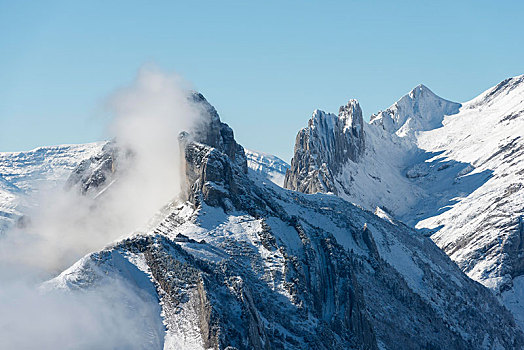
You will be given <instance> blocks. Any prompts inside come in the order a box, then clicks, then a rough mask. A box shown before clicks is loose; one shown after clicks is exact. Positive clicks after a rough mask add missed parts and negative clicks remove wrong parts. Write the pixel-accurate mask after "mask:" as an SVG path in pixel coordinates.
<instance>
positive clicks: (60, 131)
mask: <svg viewBox="0 0 524 350" xmlns="http://www.w3.org/2000/svg"><path fill="white" fill-rule="evenodd" d="M523 14H524V2H522V1H498V2H495V1H438V2H436V1H435V2H431V3H429V2H423V1H395V2H393V1H259V2H248V1H239V2H232V1H205V0H200V1H183V2H178V1H170V2H159V1H82V2H81V1H39V2H24V1H5V0H0V33H1V34H0V151H14V150H24V149H30V148H33V147H36V146H39V145H51V144H61V143H82V142H89V141H94V140H100V139H103V138H105V137H107V135H106V134H105V131H104V130H105V126H106V124H107V122H108V116H107V115H106V114H107V112H106V111H105V110H104V108H103V103H104V99H105V98H106V96H108V95H109V94H110V93H111V92H112V91H114V90H115V89H116V88H119V87H121V86H123V85H126V84H128V83H129V82H131V81H132V80H133V78H134V77H135V75H136V72H137V70H138V69H139V68H140V67H141V66H142V65H144V64H154V65H156V66H158V67H159V68H161V69H162V70H165V71H167V72H177V73H178V74H181V75H182V76H183V77H184V78H185V79H186V80H188V81H190V82H191V83H192V84H193V86H194V87H195V88H196V89H197V90H199V91H201V92H202V93H203V94H204V95H205V96H206V97H207V98H208V100H209V101H210V102H211V103H212V104H213V105H214V106H215V107H216V108H217V110H218V112H219V113H220V115H221V118H222V119H223V120H224V121H226V122H227V123H229V124H230V125H231V126H232V127H233V129H234V130H235V133H236V137H237V139H238V140H239V142H240V143H242V144H243V145H244V146H245V147H247V148H251V149H255V150H261V151H265V152H269V153H274V154H277V155H279V156H281V157H282V158H283V159H285V160H287V161H289V159H290V158H291V155H292V151H293V144H294V140H295V135H296V132H297V131H298V129H300V128H302V127H303V126H305V125H306V123H307V120H308V118H309V117H310V115H311V113H312V111H313V110H314V109H315V108H320V109H323V110H326V111H330V112H336V111H338V107H339V106H340V105H342V104H344V103H345V102H346V101H347V100H349V99H350V98H357V99H358V100H359V101H360V104H361V106H362V109H363V111H364V115H365V117H366V118H368V119H369V116H370V115H371V114H372V113H374V112H377V111H378V110H380V109H384V108H387V107H388V106H389V105H391V104H392V103H394V102H395V101H396V100H397V99H399V98H400V97H401V96H402V95H403V94H405V93H406V92H408V91H409V90H411V88H413V87H414V86H416V85H417V84H419V83H424V84H425V85H426V86H428V87H429V88H430V89H432V90H433V91H434V92H435V93H437V94H438V95H440V96H442V97H444V98H448V99H451V100H455V101H459V102H463V101H466V100H468V99H470V98H472V97H474V96H476V95H477V94H479V93H480V92H482V91H484V90H485V89H487V88H489V87H490V86H492V85H495V84H496V83H498V82H499V81H501V80H503V79H504V78H506V77H510V76H515V75H519V74H522V73H524V32H523V29H522V15H523Z"/></svg>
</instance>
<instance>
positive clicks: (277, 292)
mask: <svg viewBox="0 0 524 350" xmlns="http://www.w3.org/2000/svg"><path fill="white" fill-rule="evenodd" d="M200 96H201V95H200ZM196 101H198V103H202V104H204V105H205V106H206V108H204V109H205V110H208V111H210V116H209V122H208V123H204V124H207V126H208V128H205V129H200V130H197V132H194V133H192V134H187V133H184V134H182V135H181V136H180V138H179V139H180V142H181V145H182V148H183V150H184V159H183V162H184V165H185V166H184V169H185V186H184V191H183V196H182V198H181V199H180V200H177V201H174V202H171V203H166V206H165V207H164V208H162V209H161V210H160V211H159V212H158V214H157V218H156V220H154V221H153V222H152V223H151V226H150V227H149V228H148V229H146V230H144V231H143V232H140V233H135V234H133V235H132V236H130V237H129V238H127V239H124V240H121V241H118V242H116V243H112V244H110V245H109V246H108V247H107V248H106V249H104V250H102V251H99V252H95V253H92V254H89V255H87V256H86V257H84V258H82V259H81V260H80V261H78V262H77V263H76V264H74V265H73V266H72V267H71V268H69V269H67V270H66V271H64V272H63V273H62V274H60V275H59V276H58V277H56V278H54V279H52V280H50V281H49V282H47V283H45V285H44V287H43V288H44V290H55V289H62V290H66V291H70V292H72V293H74V292H75V291H77V290H89V289H90V288H95V287H96V286H97V285H101V284H104V283H105V281H107V280H108V279H116V280H120V281H123V283H125V285H128V286H132V287H130V292H133V293H134V294H135V295H136V298H142V299H143V300H144V302H151V301H154V302H155V303H156V304H157V305H158V308H157V309H156V313H154V314H148V315H147V317H144V316H141V317H144V322H145V327H146V328H147V329H148V335H149V336H148V337H147V339H144V340H143V343H141V344H136V347H137V348H147V349H151V348H164V349H209V348H212V349H226V348H229V349H232V348H237V349H274V348H281V349H304V348H314V349H333V348H341V349H342V348H343V349H399V348H402V349H421V348H431V349H432V348H446V349H495V348H501V347H502V348H505V349H515V348H522V347H524V335H523V334H522V332H521V331H520V329H519V328H518V326H517V325H516V324H515V323H514V320H513V318H512V316H511V314H510V313H509V312H508V311H507V310H506V309H505V308H504V307H503V306H502V305H501V304H499V303H498V301H497V300H496V299H495V296H494V295H493V294H492V293H490V292H489V291H488V290H487V289H486V288H484V287H483V286H481V285H480V284H478V283H476V282H474V281H472V280H471V279H469V278H468V277H467V276H466V275H465V274H464V273H463V272H462V271H461V270H460V269H459V268H458V267H457V266H456V265H455V264H454V263H453V262H452V261H451V260H450V259H449V258H448V257H447V256H446V254H444V253H443V252H442V251H441V250H440V249H438V247H437V246H436V245H435V244H434V243H433V242H432V241H431V240H430V239H429V238H427V237H424V236H422V235H419V234H417V233H416V232H415V231H414V230H412V229H410V228H409V227H407V226H405V225H404V224H402V223H401V222H398V221H395V220H393V219H391V218H389V219H387V220H385V219H383V218H382V217H385V216H386V214H384V213H383V214H381V215H380V216H379V215H375V214H373V213H371V212H368V211H365V210H362V209H361V208H358V207H356V206H354V205H352V204H350V203H349V202H347V201H345V200H343V199H341V198H338V197H336V196H333V195H325V194H317V195H306V194H302V193H298V192H294V191H289V190H285V189H282V188H281V187H279V186H277V185H275V184H272V183H271V182H269V181H266V179H264V178H262V177H260V176H259V175H258V174H256V173H254V172H252V171H248V167H247V157H246V155H245V151H244V149H243V148H242V147H241V146H240V145H238V144H237V143H236V141H235V139H234V137H233V132H232V130H231V129H230V128H229V126H227V125H226V124H224V123H221V122H220V120H219V119H218V114H216V111H214V109H213V108H212V107H210V105H209V104H208V103H207V101H205V100H203V97H202V98H199V99H196ZM352 113H354V111H353V112H352ZM352 115H354V114H352ZM351 125H352V123H351V122H350V123H349V126H350V127H349V130H351V132H353V131H352V128H351ZM357 133H358V132H357ZM215 136H216V137H215ZM107 152H108V150H107V149H104V150H102V152H101V154H99V155H97V156H96V157H95V158H92V161H90V166H89V167H87V166H85V165H80V166H79V167H78V168H77V169H75V171H74V172H73V174H74V175H73V178H74V179H77V180H78V181H72V186H78V188H79V189H81V190H82V191H84V192H85V193H89V192H90V191H91V190H96V189H100V188H107V182H108V181H112V179H111V177H106V176H105V175H104V178H105V180H102V181H91V180H92V179H93V178H94V177H96V178H97V179H98V178H100V174H109V173H111V174H113V173H114V174H118V173H119V172H118V169H117V171H116V172H114V166H111V167H104V166H99V165H101V164H103V163H104V162H106V160H107V159H108V157H107V156H105V154H107ZM97 159H98V161H97ZM113 164H115V163H113ZM93 169H96V170H95V171H93ZM86 186H87V187H86ZM108 191H111V188H109V189H108ZM95 192H96V191H95ZM381 216H382V217H381ZM124 302H125V300H124Z"/></svg>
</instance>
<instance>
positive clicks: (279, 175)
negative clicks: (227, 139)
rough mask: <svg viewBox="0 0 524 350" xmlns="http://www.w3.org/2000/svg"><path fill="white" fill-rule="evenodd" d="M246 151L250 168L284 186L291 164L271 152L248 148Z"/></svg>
mask: <svg viewBox="0 0 524 350" xmlns="http://www.w3.org/2000/svg"><path fill="white" fill-rule="evenodd" d="M245 152H246V157H247V166H248V168H249V169H251V170H253V171H254V172H256V173H257V174H260V175H262V176H264V177H265V178H267V179H269V180H271V181H272V182H273V183H275V184H277V185H279V186H280V187H282V186H284V177H285V176H286V171H287V169H289V164H287V163H286V162H284V161H283V160H282V159H280V158H278V157H277V156H274V155H271V154H267V153H263V152H257V151H251V150H248V149H245Z"/></svg>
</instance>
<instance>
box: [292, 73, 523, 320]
mask: <svg viewBox="0 0 524 350" xmlns="http://www.w3.org/2000/svg"><path fill="white" fill-rule="evenodd" d="M348 107H350V108H348ZM523 137H524V75H521V76H517V77H514V78H510V79H506V80H504V81H503V82H501V83H500V84H498V85H497V86H495V87H493V88H491V89H488V90H487V91H486V92H484V93H482V94H481V95H480V96H478V97H476V98H474V99H473V100H471V101H468V102H465V103H462V104H460V103H455V102H450V101H447V100H445V99H442V98H440V97H438V96H437V95H435V94H434V93H433V92H432V91H431V90H429V89H428V88H427V87H425V86H424V85H419V86H417V87H415V88H414V89H413V90H412V91H411V92H409V94H407V95H406V96H404V97H402V98H401V99H400V100H399V101H398V102H396V103H395V104H394V105H393V106H391V107H389V108H388V109H386V110H385V111H381V112H379V113H377V114H374V115H372V116H371V118H370V122H369V123H364V122H363V119H362V113H361V110H360V107H359V105H358V102H356V101H355V100H351V101H350V103H349V104H348V105H347V106H343V107H341V108H340V112H339V114H338V116H337V115H334V114H329V113H325V112H322V111H318V110H317V111H315V112H314V113H313V116H312V118H311V119H310V121H309V124H308V127H306V128H304V129H302V130H301V131H300V132H299V133H298V135H297V140H296V144H295V152H294V157H293V160H292V162H291V168H290V169H289V170H288V172H287V174H286V178H285V183H284V186H285V187H286V188H289V189H293V190H297V191H301V192H304V193H317V192H328V193H333V194H336V195H338V196H340V197H342V198H344V199H346V200H348V201H350V202H352V203H355V204H357V205H360V206H362V207H363V208H365V209H368V210H371V211H374V212H375V214H376V215H377V216H379V217H383V218H386V219H387V220H392V218H394V219H397V220H400V221H402V222H404V223H406V224H407V225H408V226H411V227H413V228H415V229H417V231H419V232H420V233H421V234H424V235H426V236H430V237H431V239H432V240H433V241H434V242H435V243H436V244H437V245H438V246H439V247H441V248H442V250H443V251H444V252H446V253H447V254H448V255H449V256H450V258H451V259H452V260H453V261H455V262H456V263H457V265H458V266H459V267H460V268H461V269H462V270H463V271H464V272H465V273H466V274H467V275H468V276H470V277H471V278H473V279H474V280H476V281H478V282H480V283H482V284H483V285H485V286H487V287H488V288H490V289H492V291H494V292H495V294H496V295H497V296H498V297H499V299H500V300H501V301H502V302H503V303H504V304H505V305H506V306H507V307H508V308H509V309H510V310H511V311H512V312H513V314H514V316H515V318H516V319H517V321H518V322H519V323H520V325H521V327H524V303H522V301H523V300H524V299H523V297H524V269H523V266H524V265H523V264H524V260H523V253H524V250H523V249H524V248H523V238H524V236H523V234H524V223H523V222H524V219H523V217H524V139H523Z"/></svg>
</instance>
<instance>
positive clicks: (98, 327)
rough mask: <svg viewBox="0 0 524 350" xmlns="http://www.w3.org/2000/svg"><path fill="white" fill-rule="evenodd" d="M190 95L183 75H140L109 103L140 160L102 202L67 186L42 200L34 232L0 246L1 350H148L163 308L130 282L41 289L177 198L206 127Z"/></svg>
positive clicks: (0, 241) (16, 234) (120, 140)
mask: <svg viewBox="0 0 524 350" xmlns="http://www.w3.org/2000/svg"><path fill="white" fill-rule="evenodd" d="M189 93H190V92H189V84H187V83H186V82H185V81H184V80H183V79H181V78H180V77H179V76H178V75H176V74H166V73H163V72H161V71H160V70H158V69H156V68H151V67H148V68H142V69H140V70H139V72H138V74H137V76H136V78H135V79H134V81H133V82H132V83H131V84H129V85H128V86H124V87H122V88H120V89H118V90H116V91H115V92H114V93H113V94H111V95H110V96H108V98H107V99H106V101H105V106H106V108H107V110H108V111H109V113H110V114H111V115H112V116H113V119H112V122H111V123H110V125H109V128H108V134H109V135H110V136H111V139H113V140H115V142H116V145H117V147H118V148H119V150H121V152H126V153H129V154H131V155H132V156H130V157H122V159H121V161H119V164H118V166H119V169H117V172H116V173H115V174H116V175H115V179H114V180H113V181H111V182H110V183H109V184H104V188H103V189H100V191H99V193H97V194H96V195H92V194H90V195H82V194H81V193H80V191H79V189H78V188H75V187H73V188H71V189H70V190H68V191H66V190H64V189H63V186H60V187H58V188H54V189H53V190H42V191H39V192H38V195H36V196H34V197H33V198H31V200H32V201H34V202H35V205H33V206H32V209H31V210H30V211H29V212H28V213H26V215H27V217H28V218H29V219H30V220H29V225H27V226H25V227H23V228H16V227H14V228H12V229H11V230H9V231H8V232H7V233H6V235H5V236H4V237H1V238H0V278H1V279H2V281H3V284H2V286H0V305H1V307H2V321H0V347H2V348H32V347H35V345H36V347H38V348H49V349H53V348H60V347H62V346H63V345H61V344H63V343H61V341H64V340H66V343H67V342H69V343H70V344H73V346H72V347H74V348H114V347H117V345H118V347H119V348H122V347H123V348H135V347H137V348H141V347H142V345H140V344H142V343H141V341H140V339H139V338H140V337H145V336H144V327H145V326H144V325H143V324H141V323H140V322H141V321H137V315H139V314H140V313H150V312H159V311H158V310H156V309H155V308H157V307H158V305H155V303H151V302H150V300H149V301H147V300H145V299H144V298H143V296H141V295H138V294H136V291H134V290H133V288H130V286H129V285H126V283H125V282H123V281H110V282H106V284H105V285H104V286H97V287H96V288H92V289H91V290H89V291H84V292H78V291H77V292H72V291H68V292H66V291H61V292H57V291H54V292H52V291H51V292H50V291H47V292H45V291H42V289H41V288H39V286H40V284H41V283H42V282H43V281H45V280H48V279H50V278H53V277H55V276H57V275H58V274H59V273H60V272H61V271H63V270H64V269H66V268H67V267H69V266H70V265H71V264H73V263H74V262H75V261H77V260H78V259H79V258H81V257H82V256H84V255H86V254H88V253H90V252H93V251H97V250H100V249H103V248H104V247H105V246H107V245H109V244H111V242H114V241H117V240H120V239H122V238H124V237H128V236H130V235H132V234H134V233H135V232H143V231H144V232H145V231H147V228H148V225H150V223H151V220H152V218H153V217H154V216H155V213H157V212H158V211H159V210H160V209H161V208H162V207H163V206H165V205H167V204H169V203H170V202H172V201H173V200H176V199H177V198H178V197H179V195H180V193H181V186H182V177H181V172H182V167H181V164H182V163H181V162H182V160H181V151H180V149H179V144H178V135H179V133H180V132H182V131H189V132H190V131H191V130H192V128H193V125H195V124H196V123H197V122H198V120H200V118H202V113H201V110H200V109H199V107H198V106H196V105H195V104H194V103H193V102H191V101H192V100H191V99H189V98H188V97H189ZM146 299H147V298H146ZM133 305H134V306H133ZM136 305H139V307H137V306H136ZM137 312H138V314H137ZM140 318H142V317H139V319H140ZM149 318H150V319H151V317H149ZM147 327H149V328H151V327H153V328H154V326H152V325H148V326H147ZM147 327H146V328H147ZM79 332H80V333H79ZM150 333H151V332H150ZM138 335H140V337H139V336H138ZM28 336H29V337H34V338H35V339H36V340H34V341H33V340H31V341H28V339H27V337H28ZM126 336H127V338H126ZM122 338H125V339H127V340H126V341H122ZM153 338H154V337H153ZM155 339H156V338H155ZM129 340H130V341H131V343H129ZM142 340H143V339H142ZM113 343H114V346H112V345H111V344H113ZM31 344H32V345H31ZM125 344H127V345H125ZM133 344H134V345H136V346H132V345H133ZM101 345H103V346H101ZM157 345H158V344H157ZM148 346H149V347H151V348H154V347H156V345H154V346H153V345H152V344H151V343H149V345H148ZM148 346H146V347H145V348H148Z"/></svg>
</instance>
